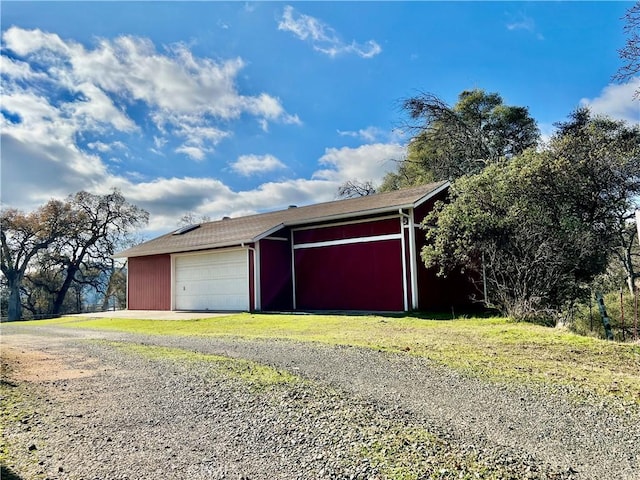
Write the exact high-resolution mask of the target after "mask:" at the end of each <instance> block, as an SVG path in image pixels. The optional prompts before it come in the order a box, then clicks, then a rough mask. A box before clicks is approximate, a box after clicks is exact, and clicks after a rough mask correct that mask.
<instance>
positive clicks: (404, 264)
mask: <svg viewBox="0 0 640 480" xmlns="http://www.w3.org/2000/svg"><path fill="white" fill-rule="evenodd" d="M400 214H401V216H400V232H401V235H400V244H401V245H402V296H403V301H404V310H405V312H406V311H407V310H409V299H408V298H407V294H408V293H409V292H407V254H406V246H405V243H406V242H405V240H404V232H405V228H404V217H403V216H402V209H401V210H400Z"/></svg>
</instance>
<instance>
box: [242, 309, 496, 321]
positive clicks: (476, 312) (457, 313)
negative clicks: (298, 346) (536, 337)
mask: <svg viewBox="0 0 640 480" xmlns="http://www.w3.org/2000/svg"><path fill="white" fill-rule="evenodd" d="M278 314H282V315H338V316H345V317H367V316H371V315H376V316H379V317H387V318H416V319H420V320H443V321H447V320H456V319H459V318H495V317H496V316H500V313H499V312H498V311H497V310H489V309H483V308H466V309H460V310H449V311H414V312H379V311H369V310H362V311H360V310H308V311H299V310H296V311H276V312H268V311H265V312H252V315H278Z"/></svg>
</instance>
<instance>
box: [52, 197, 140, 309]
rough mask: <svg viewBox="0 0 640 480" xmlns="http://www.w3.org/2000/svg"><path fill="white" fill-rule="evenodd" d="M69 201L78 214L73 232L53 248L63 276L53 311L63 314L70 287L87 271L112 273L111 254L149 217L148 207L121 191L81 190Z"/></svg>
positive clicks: (70, 230)
mask: <svg viewBox="0 0 640 480" xmlns="http://www.w3.org/2000/svg"><path fill="white" fill-rule="evenodd" d="M67 202H68V203H69V205H70V207H71V210H72V211H73V213H74V216H73V217H74V219H73V222H72V223H71V225H70V228H69V233H68V235H66V236H65V237H64V238H62V239H60V241H58V242H54V243H53V244H52V245H51V247H50V249H49V250H50V252H51V258H52V259H53V261H54V263H55V264H56V265H57V268H58V270H59V273H60V276H61V277H62V283H61V285H60V287H59V289H58V290H57V292H56V295H55V300H54V302H53V309H52V312H51V313H53V314H59V313H61V310H62V306H63V304H64V301H65V297H66V295H67V292H68V291H69V288H70V287H71V286H72V285H73V283H74V282H79V281H81V279H82V275H81V274H82V272H83V271H84V272H92V271H93V272H95V271H96V270H100V271H103V272H104V273H105V274H108V273H110V271H111V265H112V262H111V256H112V255H113V254H114V253H115V251H116V249H117V248H119V247H122V246H123V245H125V244H126V243H127V241H128V239H129V237H130V234H131V232H132V231H134V230H135V229H137V228H139V227H142V226H144V225H146V223H147V221H148V219H149V214H148V213H147V212H146V211H145V210H143V209H141V208H139V207H137V206H136V205H132V204H130V203H129V202H127V201H126V199H125V198H124V196H123V195H122V193H120V192H119V191H118V190H114V191H113V192H112V193H109V194H106V195H94V194H91V193H88V192H78V193H76V194H75V195H73V196H71V197H69V198H68V199H67Z"/></svg>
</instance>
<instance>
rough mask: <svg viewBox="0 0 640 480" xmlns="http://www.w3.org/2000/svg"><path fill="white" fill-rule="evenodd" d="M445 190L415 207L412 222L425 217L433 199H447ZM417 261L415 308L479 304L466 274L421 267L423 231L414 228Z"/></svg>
mask: <svg viewBox="0 0 640 480" xmlns="http://www.w3.org/2000/svg"><path fill="white" fill-rule="evenodd" d="M447 196H448V195H447V192H446V191H445V192H442V193H440V194H439V195H437V196H436V197H435V198H433V199H430V200H428V201H427V202H425V203H423V204H422V205H420V207H418V208H416V209H415V212H414V221H415V223H416V225H419V224H420V223H421V222H422V220H423V219H424V217H425V216H426V215H427V214H428V213H429V212H430V211H431V210H432V209H433V205H434V203H435V202H436V201H438V200H442V201H445V202H446V201H447ZM415 235H416V257H417V258H416V261H417V266H418V270H417V274H418V275H417V277H418V278H417V280H418V309H419V310H432V311H433V310H440V311H447V312H450V311H451V310H452V309H454V311H460V310H469V309H472V308H474V307H477V306H478V303H477V302H475V301H474V299H472V297H473V298H475V299H478V298H481V294H480V292H479V291H478V290H477V288H476V287H475V286H474V285H473V282H472V280H471V279H470V278H469V275H468V274H462V273H460V272H451V273H449V274H448V275H447V277H439V276H437V269H435V268H433V269H427V268H426V267H425V266H424V262H423V261H422V258H420V252H421V250H422V247H423V246H424V245H425V243H426V240H425V231H424V230H422V229H420V228H416V229H415Z"/></svg>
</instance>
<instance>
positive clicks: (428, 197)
mask: <svg viewBox="0 0 640 480" xmlns="http://www.w3.org/2000/svg"><path fill="white" fill-rule="evenodd" d="M450 186H451V182H450V181H448V180H447V181H445V182H444V183H443V184H442V185H440V186H439V187H438V188H436V189H435V190H432V191H430V192H429V193H427V194H426V195H425V196H424V197H422V198H421V199H419V200H418V201H417V202H415V203H414V204H413V207H414V208H417V207H419V206H420V205H422V204H423V203H425V202H428V201H429V200H431V199H432V198H433V197H435V196H436V195H438V194H439V193H442V192H444V191H445V190H446V189H447V188H449V187H450Z"/></svg>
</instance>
